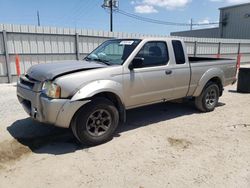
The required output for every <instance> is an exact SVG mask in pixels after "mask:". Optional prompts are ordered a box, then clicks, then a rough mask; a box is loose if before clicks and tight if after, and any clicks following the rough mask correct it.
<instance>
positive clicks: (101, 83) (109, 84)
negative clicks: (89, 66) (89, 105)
mask: <svg viewBox="0 0 250 188" xmlns="http://www.w3.org/2000/svg"><path fill="white" fill-rule="evenodd" d="M122 90H123V87H122V85H121V83H119V82H116V81H113V80H97V81H93V82H90V83H88V84H87V85H85V86H83V87H82V88H81V89H80V90H79V91H78V92H76V93H75V95H74V96H73V97H72V98H71V101H72V102H73V101H78V100H82V99H88V98H91V97H93V96H94V95H96V94H98V93H102V92H111V93H114V94H116V95H117V96H118V97H119V98H120V99H121V100H123V95H122Z"/></svg>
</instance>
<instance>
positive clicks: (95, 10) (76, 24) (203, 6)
mask: <svg viewBox="0 0 250 188" xmlns="http://www.w3.org/2000/svg"><path fill="white" fill-rule="evenodd" d="M247 2H250V0H119V9H120V10H122V11H125V12H128V13H132V14H136V15H138V16H142V17H146V18H151V19H157V20H162V21H166V22H178V23H190V20H191V18H192V19H193V22H194V23H210V22H218V21H219V10H218V8H220V7H225V6H230V5H234V4H240V3H247ZM102 4H103V0H0V23H7V24H29V25H37V11H39V14H40V23H41V26H56V27H71V28H85V29H97V30H105V31H108V30H109V12H108V10H107V9H104V8H102V7H101V5H102ZM113 25H114V29H113V30H114V31H118V32H129V33H145V34H160V35H168V34H169V33H170V32H173V31H182V30H189V28H190V27H189V26H167V25H158V24H153V23H147V22H142V21H140V20H136V19H133V18H130V17H127V16H124V15H122V14H120V13H117V12H114V22H113ZM203 27H204V26H203ZM206 27H211V25H210V26H206ZM199 28H201V27H200V26H199V27H198V26H197V27H194V29H199Z"/></svg>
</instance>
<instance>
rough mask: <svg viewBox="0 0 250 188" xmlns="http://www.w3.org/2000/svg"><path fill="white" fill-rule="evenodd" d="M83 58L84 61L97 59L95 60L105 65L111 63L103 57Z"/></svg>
mask: <svg viewBox="0 0 250 188" xmlns="http://www.w3.org/2000/svg"><path fill="white" fill-rule="evenodd" d="M84 60H86V61H97V62H101V63H103V64H105V65H111V64H110V63H109V61H108V60H104V59H100V58H90V57H85V58H84Z"/></svg>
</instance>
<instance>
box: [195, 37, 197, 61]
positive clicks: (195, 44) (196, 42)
mask: <svg viewBox="0 0 250 188" xmlns="http://www.w3.org/2000/svg"><path fill="white" fill-rule="evenodd" d="M196 56H197V41H195V42H194V57H196Z"/></svg>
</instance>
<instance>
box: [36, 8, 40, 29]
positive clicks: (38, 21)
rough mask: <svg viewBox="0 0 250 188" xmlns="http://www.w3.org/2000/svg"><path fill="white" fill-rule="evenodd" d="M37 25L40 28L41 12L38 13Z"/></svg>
mask: <svg viewBox="0 0 250 188" xmlns="http://www.w3.org/2000/svg"><path fill="white" fill-rule="evenodd" d="M36 14H37V25H38V26H40V14H39V11H37V13H36Z"/></svg>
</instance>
